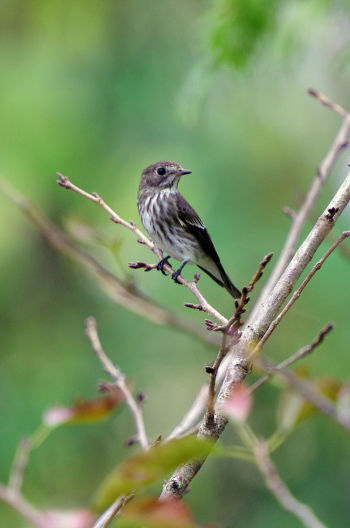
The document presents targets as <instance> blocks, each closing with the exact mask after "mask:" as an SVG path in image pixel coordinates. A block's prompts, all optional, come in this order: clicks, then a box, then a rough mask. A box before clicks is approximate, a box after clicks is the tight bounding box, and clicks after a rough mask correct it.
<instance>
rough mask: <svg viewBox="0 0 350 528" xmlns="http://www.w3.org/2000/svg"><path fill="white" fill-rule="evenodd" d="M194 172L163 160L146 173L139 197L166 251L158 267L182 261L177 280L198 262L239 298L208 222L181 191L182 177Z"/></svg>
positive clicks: (144, 218)
mask: <svg viewBox="0 0 350 528" xmlns="http://www.w3.org/2000/svg"><path fill="white" fill-rule="evenodd" d="M190 173H191V171H187V170H184V169H183V168H182V167H181V165H179V164H178V163H175V162H174V161H159V162H157V163H154V164H153V165H150V166H149V167H147V168H146V169H145V170H144V171H143V173H142V177H141V182H140V186H139V191H138V198H137V206H138V210H139V214H140V218H141V222H142V224H143V226H144V228H145V229H146V231H147V233H148V234H149V236H150V237H151V239H152V240H153V242H154V243H155V244H156V245H157V246H158V247H159V248H160V249H162V250H163V252H165V254H166V257H165V258H163V259H162V260H161V261H160V262H159V263H158V266H157V268H158V269H159V270H161V271H162V272H163V266H164V264H165V263H166V262H167V261H168V259H169V258H170V257H172V258H174V259H176V260H179V261H181V262H182V265H181V266H180V268H179V269H178V270H177V271H176V272H175V273H173V275H172V278H173V279H174V280H175V281H177V277H178V276H179V275H180V273H181V271H182V269H183V268H184V266H185V265H186V264H188V263H192V264H196V265H197V266H198V267H199V268H200V269H201V270H203V271H205V273H207V274H208V275H209V276H210V277H211V278H212V279H213V280H214V281H215V282H217V283H218V284H220V286H223V287H224V288H226V290H227V291H228V292H229V293H230V294H231V295H232V297H234V298H239V297H240V296H241V292H240V291H239V290H238V288H236V286H235V285H234V284H233V283H232V282H231V280H230V278H229V277H228V275H227V274H226V272H225V270H224V268H223V267H222V264H221V262H220V259H219V256H218V254H217V252H216V250H215V247H214V244H213V242H212V240H211V238H210V236H209V233H208V231H207V229H206V227H205V225H204V224H203V222H202V220H201V219H200V218H199V216H198V214H197V213H196V211H195V210H194V209H193V207H191V205H190V204H189V203H188V202H187V201H186V200H185V198H184V197H183V196H182V195H181V194H180V193H179V192H178V190H177V186H178V183H179V180H180V178H181V176H183V175H184V174H190Z"/></svg>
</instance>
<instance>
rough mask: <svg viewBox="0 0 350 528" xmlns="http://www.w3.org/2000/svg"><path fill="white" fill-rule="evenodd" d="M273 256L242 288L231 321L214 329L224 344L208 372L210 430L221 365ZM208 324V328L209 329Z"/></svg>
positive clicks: (236, 341)
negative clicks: (220, 333)
mask: <svg viewBox="0 0 350 528" xmlns="http://www.w3.org/2000/svg"><path fill="white" fill-rule="evenodd" d="M272 256H273V253H269V254H268V255H266V256H265V257H264V258H263V259H262V261H261V262H260V263H259V267H258V269H257V271H256V273H255V274H254V275H253V277H252V279H251V281H250V282H249V284H248V285H247V286H244V288H242V295H241V298H240V300H239V301H238V300H236V301H235V311H234V313H233V315H232V317H230V319H229V320H228V321H227V323H226V325H223V326H218V327H216V328H214V330H215V331H221V332H222V343H221V347H220V350H219V352H218V355H217V357H216V359H215V361H214V363H213V365H211V366H208V367H207V369H206V371H207V372H208V374H209V388H208V404H207V413H206V420H207V422H206V427H207V428H210V427H211V425H212V424H213V423H214V420H215V412H214V411H215V387H216V378H217V374H218V371H219V368H220V365H221V363H222V361H223V359H224V358H225V356H226V354H227V352H228V350H229V349H230V348H232V346H233V345H234V344H236V343H238V341H239V338H240V331H239V327H240V326H241V325H242V324H243V323H242V321H241V317H242V315H243V314H244V313H245V306H246V305H247V304H248V302H249V300H250V297H248V293H249V292H251V291H252V290H253V289H254V286H255V284H256V283H257V282H258V280H259V279H260V278H261V277H262V275H263V272H264V269H265V267H266V266H267V264H268V263H269V262H270V260H271V258H272ZM208 323H209V321H208V322H207V328H209V327H208ZM228 337H230V342H229V343H227V338H228Z"/></svg>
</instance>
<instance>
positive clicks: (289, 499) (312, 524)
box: [254, 440, 326, 528]
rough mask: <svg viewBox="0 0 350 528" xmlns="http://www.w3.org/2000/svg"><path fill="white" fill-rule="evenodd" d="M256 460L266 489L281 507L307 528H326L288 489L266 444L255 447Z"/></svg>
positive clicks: (258, 444)
mask: <svg viewBox="0 0 350 528" xmlns="http://www.w3.org/2000/svg"><path fill="white" fill-rule="evenodd" d="M254 455H255V460H256V462H257V466H258V468H259V469H260V472H261V474H262V476H263V477H264V480H265V484H266V487H267V488H268V489H269V490H270V491H271V493H272V495H274V496H275V498H276V500H277V501H278V502H279V503H280V504H281V506H282V507H283V508H284V509H285V510H287V511H289V512H290V513H291V514H292V515H294V516H295V517H297V518H298V519H299V521H300V522H301V523H302V524H303V525H304V526H306V528H326V526H325V525H324V524H323V523H321V521H319V519H318V518H317V517H316V515H315V514H314V512H313V511H312V509H311V508H310V507H309V506H307V505H306V504H304V503H302V502H300V501H298V500H297V499H296V498H295V497H294V495H292V493H291V492H290V490H289V489H288V488H287V486H286V485H285V483H284V482H283V481H282V480H281V477H280V476H279V474H278V473H277V470H276V467H275V465H274V464H273V462H272V460H271V458H270V457H269V455H268V450H267V446H266V443H265V442H264V441H262V440H261V441H259V442H258V443H257V444H256V446H255V447H254Z"/></svg>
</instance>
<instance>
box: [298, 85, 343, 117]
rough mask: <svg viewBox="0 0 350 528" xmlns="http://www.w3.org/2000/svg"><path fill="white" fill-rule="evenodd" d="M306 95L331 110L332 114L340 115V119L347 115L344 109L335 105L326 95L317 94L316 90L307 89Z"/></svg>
mask: <svg viewBox="0 0 350 528" xmlns="http://www.w3.org/2000/svg"><path fill="white" fill-rule="evenodd" d="M307 93H308V94H309V95H312V97H315V99H318V100H319V101H320V103H322V104H323V105H324V106H327V107H328V108H330V109H331V110H333V112H335V113H336V114H338V115H340V117H345V116H346V115H347V113H348V112H347V111H346V110H345V108H343V107H342V106H340V105H339V104H337V103H333V101H331V100H330V99H329V98H328V97H327V96H326V95H324V94H323V93H321V92H319V91H318V90H315V89H314V88H309V89H308V91H307Z"/></svg>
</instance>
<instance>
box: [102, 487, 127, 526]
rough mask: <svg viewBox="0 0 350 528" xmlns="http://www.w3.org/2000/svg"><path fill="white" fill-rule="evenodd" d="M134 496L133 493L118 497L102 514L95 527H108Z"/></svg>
mask: <svg viewBox="0 0 350 528" xmlns="http://www.w3.org/2000/svg"><path fill="white" fill-rule="evenodd" d="M133 498H134V494H133V493H131V494H129V495H123V496H122V497H118V499H117V500H116V501H114V502H113V504H111V506H109V508H107V510H105V511H104V512H103V513H102V515H100V517H99V518H98V519H97V521H96V522H95V524H94V526H93V528H107V526H109V525H110V524H111V522H112V521H113V520H114V519H116V518H117V517H118V516H119V515H120V513H121V512H122V510H123V508H124V506H126V505H127V504H128V502H129V501H131V499H133Z"/></svg>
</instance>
